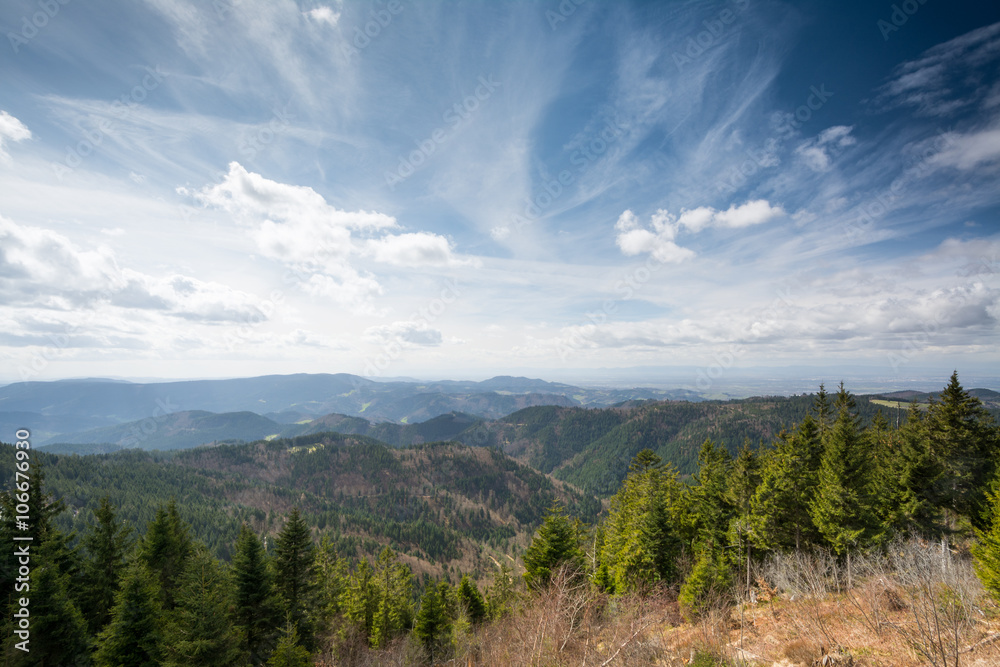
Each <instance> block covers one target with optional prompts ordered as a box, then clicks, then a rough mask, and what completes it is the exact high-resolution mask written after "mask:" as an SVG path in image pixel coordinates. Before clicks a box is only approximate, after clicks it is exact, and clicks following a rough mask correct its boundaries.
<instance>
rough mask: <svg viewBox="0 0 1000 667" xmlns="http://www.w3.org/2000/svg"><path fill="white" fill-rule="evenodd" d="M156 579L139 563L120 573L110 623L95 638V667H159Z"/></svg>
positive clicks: (159, 603) (160, 638)
mask: <svg viewBox="0 0 1000 667" xmlns="http://www.w3.org/2000/svg"><path fill="white" fill-rule="evenodd" d="M162 623H163V603H162V596H161V592H160V584H159V578H158V577H157V576H156V575H155V574H153V573H152V572H150V571H149V570H148V569H147V568H146V566H145V565H143V564H142V563H141V562H136V563H133V564H131V565H129V566H128V568H127V569H126V570H125V572H124V573H123V574H122V581H121V585H120V588H119V589H118V592H117V593H115V606H114V607H112V609H111V621H110V622H109V623H108V624H107V626H105V628H104V630H102V631H101V633H100V635H99V636H98V638H97V647H98V648H97V652H96V653H95V654H94V664H95V665H96V666H97V667H121V666H122V665H129V667H159V665H160V664H161V661H162V659H163V646H162V642H163V635H162V630H161V628H162Z"/></svg>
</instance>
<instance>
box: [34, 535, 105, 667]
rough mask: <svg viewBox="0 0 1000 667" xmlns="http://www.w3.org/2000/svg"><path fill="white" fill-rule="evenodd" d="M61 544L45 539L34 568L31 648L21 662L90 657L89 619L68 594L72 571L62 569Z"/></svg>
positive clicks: (68, 662) (60, 662)
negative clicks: (88, 654) (88, 645)
mask: <svg viewBox="0 0 1000 667" xmlns="http://www.w3.org/2000/svg"><path fill="white" fill-rule="evenodd" d="M59 549H61V545H60V544H59V543H58V542H57V541H53V540H51V539H49V540H45V541H43V542H42V545H41V549H40V550H39V551H38V552H37V553H36V556H35V563H34V567H32V569H31V591H30V593H31V595H30V600H31V630H32V632H31V644H30V645H29V647H30V649H31V652H30V653H28V654H27V655H26V656H23V658H24V659H22V660H21V661H19V663H18V664H22V665H39V666H41V667H44V666H45V665H75V664H82V662H83V661H84V660H85V658H86V657H87V653H88V650H87V649H88V647H87V623H86V621H85V620H84V618H83V614H82V613H80V610H79V609H78V608H77V606H76V605H75V604H74V602H73V600H72V599H71V597H70V595H69V588H70V586H69V575H67V574H64V573H62V572H61V571H60V568H59V564H58V562H57V561H56V560H55V559H54V555H55V554H54V552H58V550H59Z"/></svg>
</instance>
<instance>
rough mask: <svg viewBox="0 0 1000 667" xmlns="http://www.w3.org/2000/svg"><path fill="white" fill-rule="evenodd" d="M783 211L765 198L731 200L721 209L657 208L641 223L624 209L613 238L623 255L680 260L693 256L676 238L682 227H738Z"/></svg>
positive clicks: (692, 230) (767, 219)
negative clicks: (740, 202)
mask: <svg viewBox="0 0 1000 667" xmlns="http://www.w3.org/2000/svg"><path fill="white" fill-rule="evenodd" d="M783 215H785V211H784V209H782V208H781V207H780V206H772V205H771V204H770V203H769V202H768V201H767V200H765V199H757V200H755V201H750V202H747V203H745V204H743V205H742V206H736V205H735V204H733V205H732V206H730V207H729V208H728V209H726V210H724V211H719V210H716V209H714V208H712V207H709V206H700V207H698V208H695V209H690V210H689V209H681V212H680V215H674V214H672V213H670V212H669V211H666V210H664V209H659V210H657V211H656V213H654V214H653V215H652V217H651V219H650V225H649V227H645V226H643V225H642V224H641V223H640V222H639V219H638V218H637V217H636V215H635V214H634V213H633V212H632V211H631V210H627V211H625V212H624V213H622V214H621V215H620V216H619V217H618V221H617V222H616V223H615V230H616V231H617V232H618V235H617V237H616V239H615V242H616V243H617V244H618V247H619V248H620V249H621V251H622V252H623V253H624V254H626V255H639V254H642V253H649V254H650V255H652V256H653V258H655V259H657V260H659V261H661V262H664V263H676V262H683V261H684V260H686V259H690V258H691V257H694V255H695V253H694V251H693V250H691V249H689V248H684V247H681V246H679V245H678V244H677V243H676V241H675V239H676V237H677V234H678V233H679V232H680V231H681V230H686V231H688V232H691V233H698V232H700V231H702V230H704V229H708V228H711V227H718V228H729V229H738V228H741V227H749V226H751V225H759V224H762V223H765V222H769V221H770V220H774V219H775V218H778V217H781V216H783Z"/></svg>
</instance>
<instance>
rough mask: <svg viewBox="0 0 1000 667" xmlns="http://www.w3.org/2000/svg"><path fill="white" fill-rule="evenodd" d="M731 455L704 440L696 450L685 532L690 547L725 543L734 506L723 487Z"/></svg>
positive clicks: (730, 462) (722, 545)
mask: <svg viewBox="0 0 1000 667" xmlns="http://www.w3.org/2000/svg"><path fill="white" fill-rule="evenodd" d="M732 465H733V459H732V457H731V456H730V455H729V452H728V451H726V450H725V449H724V448H722V447H717V446H716V445H715V443H713V442H712V441H711V440H706V441H705V442H704V443H703V444H702V446H701V451H700V452H699V453H698V472H696V473H695V474H694V482H695V483H694V485H693V486H692V487H691V491H690V505H689V510H690V514H689V518H690V523H689V527H688V535H689V538H690V539H691V542H692V548H693V551H695V552H697V551H700V550H701V548H702V547H704V548H707V549H709V550H714V549H716V548H722V547H724V546H725V545H726V544H727V543H728V540H727V539H726V531H727V529H728V527H729V520H730V519H731V518H732V516H733V514H734V508H733V506H732V505H731V504H730V503H729V500H728V498H727V494H726V491H727V489H728V486H729V473H730V470H731V469H732Z"/></svg>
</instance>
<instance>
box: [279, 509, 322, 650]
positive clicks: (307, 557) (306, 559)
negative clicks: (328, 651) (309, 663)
mask: <svg viewBox="0 0 1000 667" xmlns="http://www.w3.org/2000/svg"><path fill="white" fill-rule="evenodd" d="M275 552H276V555H275V572H276V574H277V591H278V595H279V597H280V599H281V602H282V606H283V611H284V613H285V614H286V616H287V617H289V618H290V619H291V621H292V623H294V624H295V631H296V632H297V633H298V636H299V641H301V642H302V645H303V646H304V647H305V648H306V649H308V650H310V651H311V650H313V648H314V647H315V643H316V642H315V631H314V628H313V624H312V618H311V612H312V607H313V602H314V592H315V590H316V579H315V572H314V568H315V554H314V545H313V541H312V535H311V533H310V532H309V526H307V525H306V522H305V521H304V520H303V519H302V516H301V515H300V514H299V509H298V508H297V507H296V508H293V509H292V511H291V512H290V513H289V515H288V520H287V521H286V522H285V527H284V528H282V530H281V533H280V534H279V535H278V539H277V544H276V547H275Z"/></svg>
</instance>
